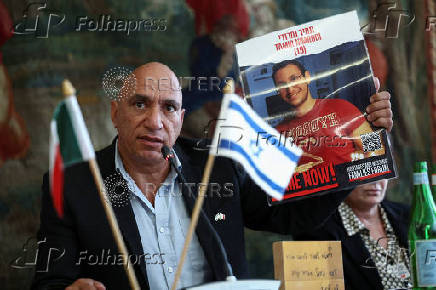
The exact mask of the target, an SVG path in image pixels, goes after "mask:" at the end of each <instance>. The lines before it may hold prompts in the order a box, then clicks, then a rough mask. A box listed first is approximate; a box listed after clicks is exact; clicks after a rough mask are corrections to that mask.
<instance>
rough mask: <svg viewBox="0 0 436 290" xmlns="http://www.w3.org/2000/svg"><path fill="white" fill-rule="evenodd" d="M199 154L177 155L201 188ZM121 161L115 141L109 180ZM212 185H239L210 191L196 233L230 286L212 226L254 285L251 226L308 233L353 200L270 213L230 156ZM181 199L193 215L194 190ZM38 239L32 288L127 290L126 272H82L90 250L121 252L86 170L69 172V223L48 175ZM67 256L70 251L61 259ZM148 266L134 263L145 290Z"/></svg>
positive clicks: (104, 159) (184, 143) (126, 228)
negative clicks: (86, 285)
mask: <svg viewBox="0 0 436 290" xmlns="http://www.w3.org/2000/svg"><path fill="white" fill-rule="evenodd" d="M194 147H195V142H194V141H193V140H187V139H183V138H179V139H178V140H177V143H176V145H175V146H174V150H175V151H176V153H177V156H178V157H179V159H180V161H181V163H182V174H183V175H184V176H185V178H186V181H187V182H188V183H196V184H198V183H200V182H201V178H202V174H203V169H204V165H205V163H206V160H207V156H208V152H207V151H198V150H196V149H194ZM114 156H115V141H114V142H113V143H112V145H110V146H108V147H106V148H105V149H103V150H102V151H100V152H98V153H97V161H98V163H99V166H100V170H101V174H102V176H103V179H105V178H106V177H107V176H109V175H111V174H113V173H115V162H114ZM210 182H211V183H212V182H214V183H218V184H221V185H224V184H225V183H228V184H232V185H233V186H232V187H230V188H231V189H232V190H233V194H231V196H229V195H230V194H229V192H228V191H224V186H221V189H220V191H219V192H216V188H215V192H212V191H210V190H208V192H207V195H206V198H205V202H204V205H203V209H204V213H205V215H203V216H201V217H200V219H199V223H198V226H197V228H196V234H197V236H198V239H199V242H200V244H201V246H202V248H203V250H204V253H205V256H206V259H207V261H208V263H209V265H210V268H211V269H212V271H213V275H214V279H215V280H223V279H225V277H226V268H225V261H224V258H223V257H222V255H220V254H219V252H218V250H217V249H218V247H219V245H218V243H217V240H216V239H215V238H214V236H213V234H212V233H211V230H210V228H209V227H208V223H211V224H212V225H213V227H214V228H215V230H216V231H217V232H218V234H219V236H220V237H221V240H222V242H223V245H224V247H225V250H226V251H227V255H228V259H229V262H230V264H231V265H232V267H233V272H234V275H235V276H236V277H238V278H247V277H248V271H247V261H246V255H245V249H244V225H245V226H247V227H249V228H251V229H254V230H268V231H272V232H277V233H281V234H290V233H297V232H298V231H299V230H301V229H305V228H310V229H314V228H316V227H317V226H319V225H321V224H322V223H323V222H324V221H325V219H326V218H327V217H328V216H329V215H330V214H332V213H333V212H334V210H335V209H336V208H337V206H338V205H339V204H340V202H341V201H342V200H343V199H345V197H346V196H347V194H348V193H349V191H343V192H337V193H332V194H329V195H325V196H323V197H319V198H313V199H306V200H302V201H298V202H294V203H288V204H286V205H282V206H275V207H269V206H268V204H267V199H266V195H265V193H264V192H263V191H262V190H261V189H260V188H259V187H258V186H257V185H255V184H254V183H253V182H252V180H251V179H250V178H249V177H248V176H247V175H246V173H245V172H244V171H243V170H242V169H241V168H240V166H238V165H236V164H235V163H234V162H233V161H231V160H230V159H228V158H223V157H217V158H216V159H215V165H214V167H213V171H212V174H211V179H210ZM182 194H183V198H184V202H185V205H186V207H187V209H188V213H189V214H191V211H192V208H193V204H194V200H195V198H193V197H192V195H190V194H189V189H188V187H187V186H182ZM195 194H197V193H196V192H195ZM114 211H115V214H116V217H117V219H118V223H119V227H120V230H121V232H122V234H123V237H124V240H125V243H126V246H127V248H128V251H129V254H131V255H138V256H139V255H141V254H142V245H141V239H140V235H139V231H138V228H137V226H136V222H135V217H134V213H133V210H132V207H131V206H130V203H128V204H127V205H126V206H121V207H114ZM217 213H223V214H225V216H226V218H225V220H220V221H215V219H214V217H215V215H216V214H217ZM38 238H39V240H42V241H45V242H42V243H40V244H39V253H38V263H37V271H38V272H37V273H36V275H35V278H34V281H33V285H32V287H33V288H34V289H55V288H56V289H57V288H62V287H65V286H66V285H69V284H71V283H72V282H73V281H75V280H76V279H78V278H92V279H95V280H98V281H101V282H103V283H104V284H105V285H106V287H107V289H128V281H127V277H126V275H125V273H124V270H123V267H122V266H117V265H114V266H112V265H87V264H84V265H83V264H82V265H76V263H77V262H78V258H79V255H80V252H81V251H87V254H88V255H90V254H95V255H99V254H100V255H101V252H102V249H105V250H106V251H107V250H108V249H110V251H111V253H117V252H118V251H117V248H116V245H115V243H114V240H113V238H112V233H111V230H110V228H109V225H108V222H107V220H106V216H105V213H104V210H103V207H102V205H101V202H100V199H99V196H98V194H97V191H96V187H95V184H94V181H93V178H92V175H91V174H90V171H89V168H88V165H87V164H85V163H82V164H78V165H75V166H72V167H69V168H67V170H66V172H65V184H64V218H63V219H60V218H58V216H57V215H56V212H55V211H54V209H53V206H52V200H51V196H50V193H49V182H48V176H47V174H46V175H45V176H44V182H43V196H42V209H41V226H40V230H39V232H38ZM50 249H52V250H51V252H50ZM53 249H58V250H53ZM63 250H65V251H64V253H63V255H61V253H62V251H63ZM50 253H51V255H50ZM47 261H49V262H48V271H46V269H47ZM145 267H146V264H145V263H141V264H139V265H138V264H135V268H134V269H135V272H136V276H137V278H138V280H139V283H140V285H141V288H142V289H148V288H149V286H148V281H147V275H146V268H145ZM62 289H63V288H62Z"/></svg>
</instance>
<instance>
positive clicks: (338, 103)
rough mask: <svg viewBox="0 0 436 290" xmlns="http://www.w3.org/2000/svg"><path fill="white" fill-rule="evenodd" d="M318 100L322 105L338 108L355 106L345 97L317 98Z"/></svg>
mask: <svg viewBox="0 0 436 290" xmlns="http://www.w3.org/2000/svg"><path fill="white" fill-rule="evenodd" d="M318 102H320V104H321V105H322V106H326V105H327V106H330V105H331V106H338V108H341V109H342V108H343V106H344V107H347V108H348V107H354V108H356V106H355V105H354V104H353V103H351V102H350V101H347V100H345V99H337V98H327V99H318Z"/></svg>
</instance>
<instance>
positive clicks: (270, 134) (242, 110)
mask: <svg viewBox="0 0 436 290" xmlns="http://www.w3.org/2000/svg"><path fill="white" fill-rule="evenodd" d="M285 137H286V136H281V135H280V133H279V132H278V131H277V130H276V129H274V128H272V127H271V126H270V125H268V124H267V123H266V122H265V121H264V120H262V118H260V117H259V116H258V115H257V114H256V113H255V112H254V111H253V110H252V109H251V108H250V106H249V105H248V104H246V103H245V102H244V100H242V99H241V98H240V97H239V96H237V95H235V94H224V99H223V101H222V105H221V112H220V116H219V119H218V122H217V124H216V128H215V135H214V138H213V141H212V146H211V149H210V154H213V155H219V156H226V157H229V158H232V159H234V160H236V161H238V162H239V163H241V164H242V166H243V167H244V169H245V171H246V172H247V173H248V174H249V175H250V176H251V178H252V179H253V180H254V181H255V182H256V184H257V185H259V186H260V187H261V188H262V189H263V190H264V191H265V192H266V193H267V194H269V195H271V196H272V197H274V198H276V199H278V200H281V199H283V194H284V192H285V189H286V187H287V186H288V184H289V180H291V177H292V174H293V173H294V171H295V167H296V165H297V163H298V160H299V158H300V156H301V154H302V151H301V149H300V148H298V147H297V146H295V145H294V144H293V143H292V141H291V140H290V139H289V138H288V139H286V138H285Z"/></svg>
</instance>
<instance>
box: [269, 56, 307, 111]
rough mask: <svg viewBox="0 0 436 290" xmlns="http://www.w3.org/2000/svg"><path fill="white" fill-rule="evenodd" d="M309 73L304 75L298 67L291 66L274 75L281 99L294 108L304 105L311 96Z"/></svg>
mask: <svg viewBox="0 0 436 290" xmlns="http://www.w3.org/2000/svg"><path fill="white" fill-rule="evenodd" d="M309 78H310V75H309V72H308V71H306V72H305V74H302V73H301V71H300V69H299V68H298V66H296V65H293V64H289V65H287V66H285V67H283V68H281V69H280V70H278V71H277V72H276V73H275V75H274V82H275V84H276V87H277V88H278V90H279V94H280V97H281V98H282V99H283V100H284V101H286V102H287V103H289V104H290V105H292V106H294V107H299V106H300V105H302V104H303V103H304V102H305V101H306V100H307V99H308V96H309V86H308V84H309Z"/></svg>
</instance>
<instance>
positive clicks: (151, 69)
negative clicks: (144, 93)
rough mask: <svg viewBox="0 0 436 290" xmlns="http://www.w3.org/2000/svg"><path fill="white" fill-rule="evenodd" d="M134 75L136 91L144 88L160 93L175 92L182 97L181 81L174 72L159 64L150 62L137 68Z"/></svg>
mask: <svg viewBox="0 0 436 290" xmlns="http://www.w3.org/2000/svg"><path fill="white" fill-rule="evenodd" d="M133 74H134V75H135V78H136V89H137V90H141V89H144V88H147V89H152V90H153V91H155V92H158V91H170V90H171V91H173V93H175V94H178V95H180V98H181V96H182V94H181V90H180V84H179V81H178V79H177V77H176V75H175V74H174V72H173V71H172V70H171V69H170V68H169V67H168V66H167V65H164V64H162V63H159V62H149V63H146V64H144V65H141V66H139V67H137V68H136V69H135V70H134V71H133Z"/></svg>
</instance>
